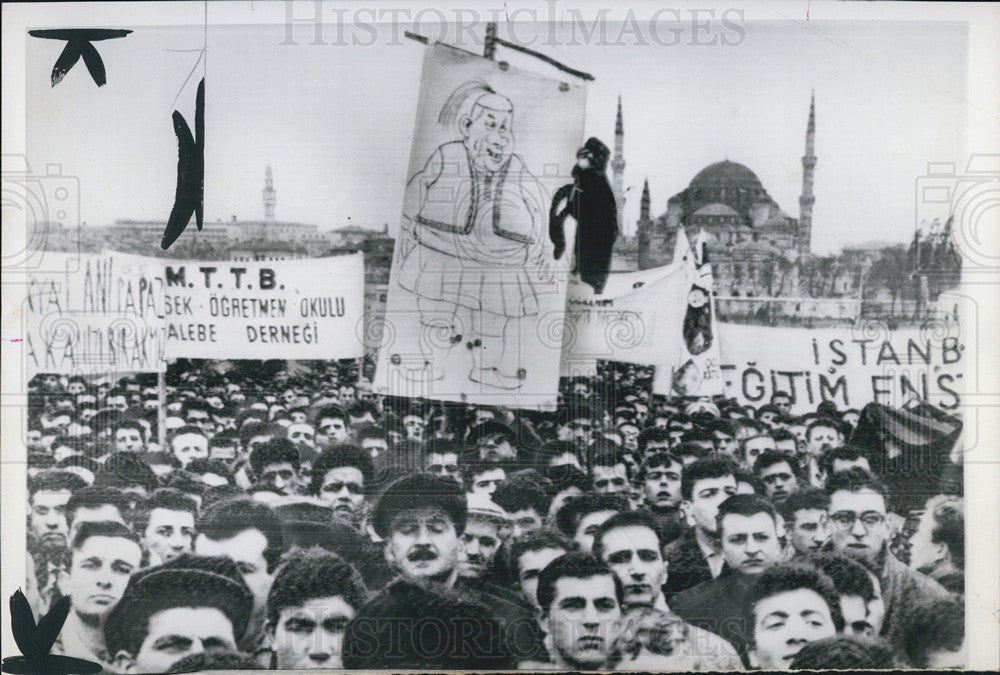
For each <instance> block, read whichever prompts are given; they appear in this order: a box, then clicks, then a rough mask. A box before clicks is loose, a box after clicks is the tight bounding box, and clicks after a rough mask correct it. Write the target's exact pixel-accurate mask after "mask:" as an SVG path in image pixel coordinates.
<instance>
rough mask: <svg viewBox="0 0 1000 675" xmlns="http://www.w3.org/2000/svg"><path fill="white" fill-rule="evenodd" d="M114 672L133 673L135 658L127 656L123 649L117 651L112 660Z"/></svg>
mask: <svg viewBox="0 0 1000 675" xmlns="http://www.w3.org/2000/svg"><path fill="white" fill-rule="evenodd" d="M114 666H115V670H117V671H118V672H119V673H134V672H135V658H133V656H132V655H131V654H129V653H128V652H127V651H125V650H124V649H120V650H118V653H117V654H115V658H114Z"/></svg>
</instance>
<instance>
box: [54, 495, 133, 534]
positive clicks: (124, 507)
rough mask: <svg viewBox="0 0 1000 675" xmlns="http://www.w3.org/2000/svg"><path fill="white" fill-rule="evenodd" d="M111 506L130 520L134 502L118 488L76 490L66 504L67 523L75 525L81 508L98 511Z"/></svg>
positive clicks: (126, 519)
mask: <svg viewBox="0 0 1000 675" xmlns="http://www.w3.org/2000/svg"><path fill="white" fill-rule="evenodd" d="M106 504H107V505H110V506H113V507H115V508H116V509H118V513H120V514H121V517H122V518H124V519H125V521H126V522H128V521H129V520H130V516H131V515H132V514H131V513H130V511H131V505H132V500H131V498H130V497H129V495H127V494H125V493H124V492H123V491H121V490H120V489H118V488H113V487H106V486H103V485H93V486H89V487H83V488H80V489H79V490H75V491H74V492H73V494H72V495H70V498H69V501H68V502H66V522H67V523H69V525H71V526H72V525H73V521H74V520H75V519H76V513H77V511H79V510H80V509H81V508H83V509H97V508H100V507H102V506H104V505H106Z"/></svg>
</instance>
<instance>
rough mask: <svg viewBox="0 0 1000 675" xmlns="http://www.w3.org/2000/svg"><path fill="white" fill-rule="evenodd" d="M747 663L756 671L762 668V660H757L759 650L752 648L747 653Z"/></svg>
mask: <svg viewBox="0 0 1000 675" xmlns="http://www.w3.org/2000/svg"><path fill="white" fill-rule="evenodd" d="M747 662H748V663H749V664H750V667H751V668H753V669H754V670H757V669H758V668H760V659H758V658H757V650H756V649H754V648H753V647H750V650H749V651H748V652H747Z"/></svg>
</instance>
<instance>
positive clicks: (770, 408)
mask: <svg viewBox="0 0 1000 675" xmlns="http://www.w3.org/2000/svg"><path fill="white" fill-rule="evenodd" d="M764 413H773V414H774V415H781V411H780V410H778V407H777V406H775V405H771V404H770V403H765V404H764V405H762V406H761V407H759V408H757V419H760V416H761V415H763V414H764Z"/></svg>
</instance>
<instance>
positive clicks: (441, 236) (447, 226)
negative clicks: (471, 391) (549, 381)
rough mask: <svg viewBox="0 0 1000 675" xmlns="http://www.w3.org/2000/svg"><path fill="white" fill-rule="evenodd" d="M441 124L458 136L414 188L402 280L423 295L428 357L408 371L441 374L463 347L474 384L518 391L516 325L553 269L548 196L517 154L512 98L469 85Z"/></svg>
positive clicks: (406, 209) (431, 376)
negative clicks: (546, 224) (548, 241)
mask: <svg viewBox="0 0 1000 675" xmlns="http://www.w3.org/2000/svg"><path fill="white" fill-rule="evenodd" d="M438 122H439V123H440V124H442V125H444V126H447V127H450V128H454V129H456V130H457V132H458V133H459V134H460V136H461V139H460V140H455V141H451V142H448V143H444V144H443V145H440V146H438V148H437V149H436V150H435V151H434V153H433V154H432V155H431V156H430V158H429V159H428V160H427V163H426V164H425V165H424V168H423V169H422V170H421V171H420V172H418V173H417V174H415V175H414V176H412V177H411V178H410V180H409V183H408V184H407V190H406V198H405V202H404V206H403V215H404V219H403V229H404V233H403V241H402V244H401V246H402V250H401V256H400V268H399V273H398V276H397V278H398V280H399V284H400V285H401V286H402V287H403V288H405V289H406V290H408V291H410V292H412V293H414V294H415V295H416V296H417V307H418V309H419V312H420V324H421V326H420V328H421V336H420V349H421V353H422V355H423V359H424V362H423V363H422V364H420V365H418V366H417V367H409V368H406V367H405V364H404V370H403V372H404V376H405V377H407V378H409V379H415V380H437V379H441V378H443V377H444V374H445V371H444V368H445V359H446V358H447V357H448V356H449V352H450V351H451V350H452V349H453V348H454V347H455V346H456V345H460V344H464V347H465V349H467V350H469V351H470V352H471V354H472V369H471V370H470V372H469V378H470V379H471V380H472V381H474V382H480V383H484V384H487V385H490V386H493V387H497V388H501V389H517V388H518V387H520V386H521V384H522V383H523V380H524V378H525V376H526V371H525V369H524V368H523V367H522V365H521V359H520V354H519V349H518V322H519V320H520V319H521V318H523V317H526V316H533V315H536V314H537V313H538V297H537V294H538V290H539V288H540V286H541V284H542V283H544V282H550V281H551V279H552V275H553V267H552V265H553V263H552V260H551V259H550V258H549V257H548V256H546V250H545V246H546V238H545V237H544V236H543V229H542V223H543V219H544V212H545V211H544V204H545V203H546V196H545V192H544V189H543V188H542V186H541V184H540V183H539V182H538V180H537V179H536V178H535V177H534V176H533V175H531V173H530V172H529V171H528V169H527V167H526V166H525V163H524V160H523V159H522V158H521V157H520V156H519V155H517V154H514V129H513V125H514V105H513V104H512V103H511V101H510V99H508V98H507V97H505V96H501V95H500V94H497V93H496V92H494V91H493V89H491V88H490V87H489V86H488V85H486V84H485V83H483V82H478V81H471V82H467V83H465V84H463V85H461V86H459V87H458V88H457V89H455V91H454V92H453V93H452V95H451V96H450V97H449V99H448V101H447V102H446V103H445V105H444V107H443V109H442V110H441V114H440V116H439V118H438ZM452 358H453V357H452ZM396 361H397V362H398V359H396Z"/></svg>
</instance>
